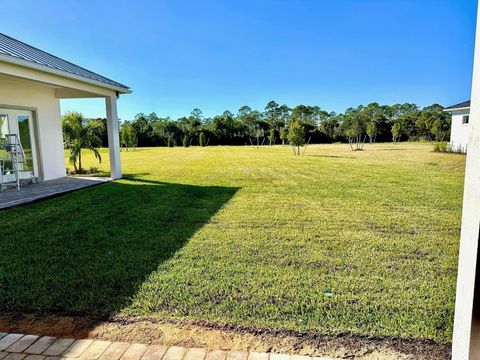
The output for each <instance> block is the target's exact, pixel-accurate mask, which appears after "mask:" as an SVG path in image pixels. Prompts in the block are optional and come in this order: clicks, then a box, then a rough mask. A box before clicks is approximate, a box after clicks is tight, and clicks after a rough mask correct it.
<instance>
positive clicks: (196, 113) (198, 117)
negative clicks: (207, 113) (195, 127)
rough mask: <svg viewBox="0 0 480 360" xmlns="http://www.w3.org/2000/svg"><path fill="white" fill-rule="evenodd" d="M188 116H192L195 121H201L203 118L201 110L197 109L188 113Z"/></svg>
mask: <svg viewBox="0 0 480 360" xmlns="http://www.w3.org/2000/svg"><path fill="white" fill-rule="evenodd" d="M190 116H192V117H193V118H194V119H196V120H202V117H203V113H202V110H200V109H198V108H195V109H193V110H192V112H191V113H190Z"/></svg>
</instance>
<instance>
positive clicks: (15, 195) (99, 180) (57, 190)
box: [0, 176, 112, 210]
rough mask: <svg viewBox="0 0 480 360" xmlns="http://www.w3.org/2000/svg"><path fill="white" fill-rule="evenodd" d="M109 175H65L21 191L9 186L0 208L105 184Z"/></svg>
mask: <svg viewBox="0 0 480 360" xmlns="http://www.w3.org/2000/svg"><path fill="white" fill-rule="evenodd" d="M111 180H112V178H109V177H74V176H65V177H62V178H58V179H53V180H47V181H43V182H39V183H36V184H30V185H26V186H24V187H22V189H21V191H17V190H16V189H13V188H9V189H7V190H5V191H3V192H2V193H1V195H0V210H4V209H9V208H13V207H16V206H19V205H24V204H29V203H32V202H35V201H39V200H43V199H47V198H50V197H54V196H58V195H62V194H65V193H68V192H71V191H75V190H79V189H83V188H86V187H90V186H94V185H100V184H105V183H107V182H109V181H111Z"/></svg>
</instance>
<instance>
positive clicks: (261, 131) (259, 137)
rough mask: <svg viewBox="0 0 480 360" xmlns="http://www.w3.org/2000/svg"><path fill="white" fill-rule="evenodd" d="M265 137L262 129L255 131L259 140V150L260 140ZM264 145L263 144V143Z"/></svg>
mask: <svg viewBox="0 0 480 360" xmlns="http://www.w3.org/2000/svg"><path fill="white" fill-rule="evenodd" d="M264 135H265V133H264V131H263V129H261V128H258V129H257V130H256V131H255V138H256V139H257V148H258V147H259V146H260V139H261V138H263V136H264ZM262 144H263V142H262Z"/></svg>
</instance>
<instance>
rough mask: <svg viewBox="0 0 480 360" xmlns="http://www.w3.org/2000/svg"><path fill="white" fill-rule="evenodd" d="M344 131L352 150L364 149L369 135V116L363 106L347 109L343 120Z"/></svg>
mask: <svg viewBox="0 0 480 360" xmlns="http://www.w3.org/2000/svg"><path fill="white" fill-rule="evenodd" d="M342 125H343V127H344V129H345V130H344V133H345V135H346V136H347V138H348V143H349V144H350V148H351V149H352V150H362V149H363V145H364V144H365V140H366V137H367V135H366V134H365V133H366V127H367V116H366V113H365V112H364V108H363V107H362V106H359V107H357V108H356V109H352V108H351V109H347V111H346V113H345V118H344V122H343V124H342Z"/></svg>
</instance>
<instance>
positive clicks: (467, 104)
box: [444, 100, 470, 110]
mask: <svg viewBox="0 0 480 360" xmlns="http://www.w3.org/2000/svg"><path fill="white" fill-rule="evenodd" d="M469 107H470V100H467V101H464V102H461V103H458V104H455V105H452V106H449V107H446V108H445V109H444V110H455V109H461V108H469Z"/></svg>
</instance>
